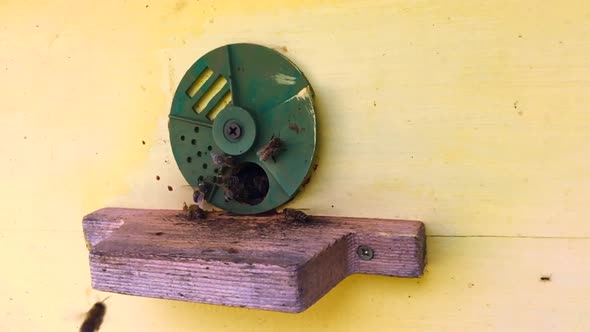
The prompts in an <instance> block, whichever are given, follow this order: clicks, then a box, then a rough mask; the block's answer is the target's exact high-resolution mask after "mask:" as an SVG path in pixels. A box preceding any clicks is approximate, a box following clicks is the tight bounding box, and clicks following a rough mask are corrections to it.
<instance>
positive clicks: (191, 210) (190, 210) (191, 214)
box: [182, 203, 207, 220]
mask: <svg viewBox="0 0 590 332" xmlns="http://www.w3.org/2000/svg"><path fill="white" fill-rule="evenodd" d="M182 210H183V211H184V212H186V217H187V219H188V220H195V219H205V218H207V212H205V210H203V209H201V207H200V206H198V205H195V204H192V205H190V206H188V205H186V203H184V206H183V207H182Z"/></svg>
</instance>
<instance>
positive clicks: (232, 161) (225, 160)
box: [211, 152, 237, 168]
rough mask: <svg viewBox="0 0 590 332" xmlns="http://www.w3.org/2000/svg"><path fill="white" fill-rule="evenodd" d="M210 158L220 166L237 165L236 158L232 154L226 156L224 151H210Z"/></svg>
mask: <svg viewBox="0 0 590 332" xmlns="http://www.w3.org/2000/svg"><path fill="white" fill-rule="evenodd" d="M211 159H212V160H213V163H214V164H215V165H219V166H222V167H229V168H232V167H235V166H236V165H237V160H236V158H235V157H234V156H228V155H226V154H225V153H221V154H217V153H214V152H211Z"/></svg>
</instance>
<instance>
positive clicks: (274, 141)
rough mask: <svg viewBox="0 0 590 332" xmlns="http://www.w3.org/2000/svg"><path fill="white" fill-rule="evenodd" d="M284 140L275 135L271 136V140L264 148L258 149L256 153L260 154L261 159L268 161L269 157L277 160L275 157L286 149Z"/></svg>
mask: <svg viewBox="0 0 590 332" xmlns="http://www.w3.org/2000/svg"><path fill="white" fill-rule="evenodd" d="M284 149H285V148H284V142H283V141H282V140H281V139H280V138H278V137H275V136H274V135H273V136H272V137H271V138H270V141H269V142H268V143H267V144H266V145H265V146H263V147H262V149H260V150H258V152H256V154H257V155H258V159H260V161H267V160H268V159H272V160H273V161H274V162H276V160H275V157H276V156H277V155H278V154H279V152H281V151H282V150H284Z"/></svg>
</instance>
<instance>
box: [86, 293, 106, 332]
mask: <svg viewBox="0 0 590 332" xmlns="http://www.w3.org/2000/svg"><path fill="white" fill-rule="evenodd" d="M107 299H108V297H107V298H105V299H104V300H102V301H99V302H96V303H95V304H94V305H93V306H92V308H90V310H88V313H86V318H85V319H84V322H83V323H82V326H80V332H96V331H98V329H99V328H100V325H101V324H102V321H103V319H104V315H105V314H106V312H107V306H106V305H105V304H104V301H106V300H107Z"/></svg>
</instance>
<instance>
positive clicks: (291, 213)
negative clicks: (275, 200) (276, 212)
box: [283, 208, 309, 223]
mask: <svg viewBox="0 0 590 332" xmlns="http://www.w3.org/2000/svg"><path fill="white" fill-rule="evenodd" d="M283 216H285V220H286V221H296V222H300V223H305V222H308V221H309V216H308V215H307V214H306V213H305V212H303V211H301V210H296V209H289V208H285V209H283Z"/></svg>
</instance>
